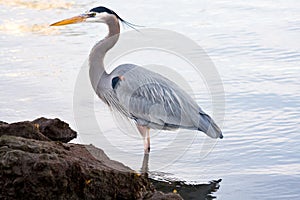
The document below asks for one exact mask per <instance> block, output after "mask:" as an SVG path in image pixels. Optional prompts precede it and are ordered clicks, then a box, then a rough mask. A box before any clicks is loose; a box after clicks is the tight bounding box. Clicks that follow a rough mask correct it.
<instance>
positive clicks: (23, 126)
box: [0, 121, 50, 141]
mask: <svg viewBox="0 0 300 200" xmlns="http://www.w3.org/2000/svg"><path fill="white" fill-rule="evenodd" d="M2 135H14V136H18V137H24V138H29V139H35V140H41V141H50V139H49V138H48V137H46V136H44V135H43V134H42V133H41V132H40V131H39V129H38V127H37V126H35V125H34V124H32V123H31V122H27V121H26V122H17V123H11V124H7V123H2V124H0V136H2Z"/></svg>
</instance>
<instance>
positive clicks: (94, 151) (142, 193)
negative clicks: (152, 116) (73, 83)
mask: <svg viewBox="0 0 300 200" xmlns="http://www.w3.org/2000/svg"><path fill="white" fill-rule="evenodd" d="M76 135H77V134H76V132H75V131H73V130H72V129H71V128H70V127H69V125H68V124H67V123H65V122H63V121H61V120H59V119H46V118H39V119H36V120H34V121H31V122H29V121H26V122H17V123H11V124H8V123H5V122H0V177H1V178H0V186H1V194H0V199H174V200H175V199H182V197H181V196H180V195H179V194H174V193H167V194H166V193H163V192H160V191H157V190H156V189H155V187H154V186H153V184H152V183H151V181H150V179H148V177H147V176H144V175H140V174H138V173H136V172H135V171H133V170H132V169H130V168H129V167H127V166H125V165H123V164H122V163H120V162H117V161H114V160H110V159H109V158H108V156H107V155H106V154H105V153H104V152H103V151H102V150H101V149H98V148H96V147H94V146H92V145H81V144H72V143H67V142H69V141H71V140H72V139H73V138H75V137H76Z"/></svg>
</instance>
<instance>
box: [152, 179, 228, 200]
mask: <svg viewBox="0 0 300 200" xmlns="http://www.w3.org/2000/svg"><path fill="white" fill-rule="evenodd" d="M150 181H151V183H152V184H153V185H154V186H155V188H156V189H157V190H161V191H162V192H171V191H176V193H178V194H180V196H181V197H183V198H184V199H197V200H198V199H199V200H212V199H215V198H216V197H215V196H213V195H212V193H214V192H216V191H217V190H218V189H219V187H220V182H221V181H222V179H219V180H213V181H210V182H209V183H204V184H186V183H185V182H183V181H175V180H165V181H158V180H154V179H150Z"/></svg>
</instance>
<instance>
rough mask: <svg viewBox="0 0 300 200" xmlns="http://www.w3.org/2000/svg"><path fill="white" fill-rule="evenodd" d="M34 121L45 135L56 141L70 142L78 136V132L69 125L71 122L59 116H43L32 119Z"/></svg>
mask: <svg viewBox="0 0 300 200" xmlns="http://www.w3.org/2000/svg"><path fill="white" fill-rule="evenodd" d="M32 123H33V124H35V125H36V126H37V127H38V128H39V130H40V132H42V133H43V135H45V136H46V137H48V138H50V139H51V140H54V141H61V142H69V141H71V140H72V139H74V138H76V136H77V133H76V132H75V131H73V130H72V129H71V128H70V127H69V124H67V123H66V122H63V121H61V120H60V119H57V118H56V119H47V118H44V117H41V118H38V119H36V120H34V121H32Z"/></svg>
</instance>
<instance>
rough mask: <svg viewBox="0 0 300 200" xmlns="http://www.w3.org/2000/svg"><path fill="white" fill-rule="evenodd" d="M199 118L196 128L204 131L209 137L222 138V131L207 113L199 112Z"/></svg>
mask: <svg viewBox="0 0 300 200" xmlns="http://www.w3.org/2000/svg"><path fill="white" fill-rule="evenodd" d="M199 114H200V120H199V122H198V126H197V127H198V130H199V131H202V132H204V133H205V134H206V135H208V136H209V137H211V138H220V139H222V138H223V135H222V131H221V129H220V128H219V127H218V125H217V124H216V123H215V122H214V120H213V119H212V118H211V117H210V116H209V115H207V114H204V113H199Z"/></svg>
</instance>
